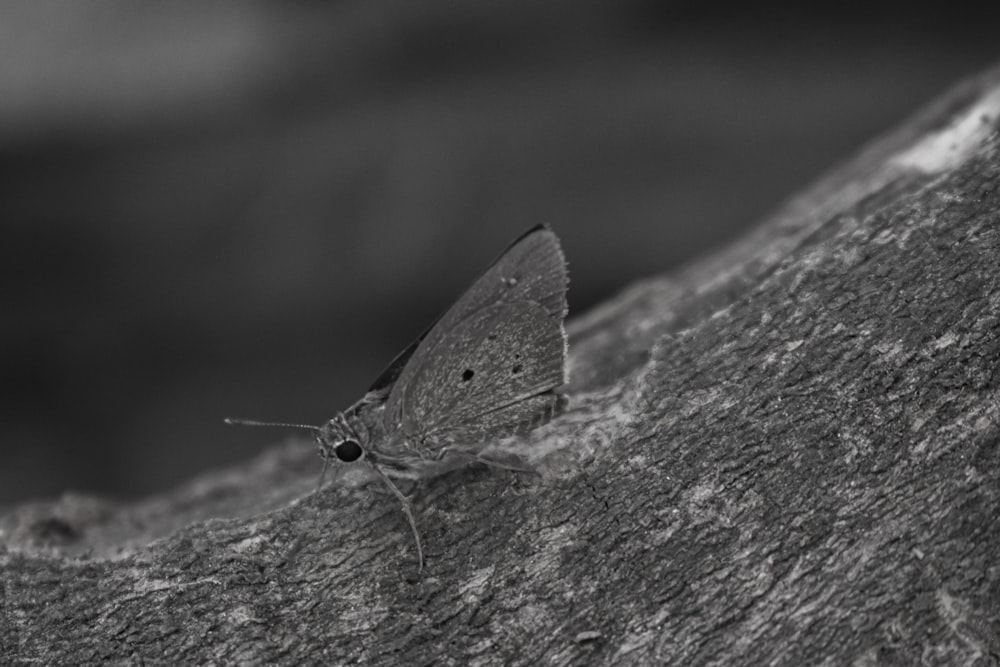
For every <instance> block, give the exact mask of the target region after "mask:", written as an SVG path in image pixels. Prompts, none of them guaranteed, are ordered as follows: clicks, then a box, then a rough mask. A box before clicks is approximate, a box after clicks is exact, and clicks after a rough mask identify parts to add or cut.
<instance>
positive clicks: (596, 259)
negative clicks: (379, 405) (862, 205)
mask: <svg viewBox="0 0 1000 667" xmlns="http://www.w3.org/2000/svg"><path fill="white" fill-rule="evenodd" d="M769 11H770V12H771V14H770V15H764V14H763V13H762V12H761V11H760V9H759V8H757V7H750V8H745V7H744V5H743V4H737V3H733V4H731V5H727V4H721V5H720V4H711V5H704V4H701V3H658V2H653V1H651V0H573V1H568V0H567V1H553V0H532V1H530V2H522V1H519V0H504V1H503V2H499V1H493V2H485V1H466V2H461V3H454V2H441V1H439V0H424V1H422V2H419V3H414V2H409V1H407V0H368V1H367V2H341V3H329V4H327V3H317V2H301V3H264V2H242V3H227V4H215V3H207V2H199V3H104V2H91V3H58V4H50V3H38V2H18V3H4V4H3V5H0V221H2V222H0V224H2V225H3V227H2V232H3V233H2V237H0V307H2V314H0V392H2V401H0V505H7V504H10V503H15V502H20V501H24V500H27V499H32V498H45V497H52V496H55V495H58V494H60V493H62V492H63V491H66V490H75V491H82V492H90V493H97V494H101V495H105V496H110V497H116V498H134V497H139V496H143V495H147V494H151V493H155V492H160V491H163V490H165V489H167V488H169V487H170V486H172V485H175V484H177V483H179V482H181V481H183V480H185V479H187V478H189V477H190V476H192V475H193V474H195V473H197V472H199V471H203V470H206V469H208V468H212V467H218V466H224V465H226V464H228V463H231V462H234V461H239V460H243V459H246V458H249V457H251V456H253V455H254V454H255V453H256V452H257V451H259V450H260V449H262V448H264V447H265V446H266V445H268V444H270V443H274V442H278V441H281V440H284V439H286V438H287V437H288V435H286V434H284V433H282V432H281V431H273V430H267V429H246V428H234V427H226V426H225V425H224V424H223V423H222V419H223V417H226V416H239V417H254V418H259V419H274V420H288V421H300V422H306V423H313V424H318V423H321V422H322V421H324V420H326V419H327V418H329V417H330V416H331V415H332V414H333V412H334V411H335V410H338V409H342V408H345V407H347V406H348V405H349V404H350V403H352V402H353V401H354V400H356V399H357V398H359V397H360V396H361V395H362V394H363V392H364V391H365V389H366V387H367V385H368V382H369V381H370V380H372V379H373V378H374V377H375V375H376V374H377V373H378V372H379V371H380V370H381V369H382V367H383V365H384V364H385V363H387V362H388V361H389V360H390V359H391V358H392V357H393V356H394V355H395V354H396V352H398V351H399V350H400V349H401V348H402V347H404V346H405V345H406V344H407V343H408V342H409V341H410V339H411V338H412V337H413V336H415V335H416V334H418V333H419V332H420V331H422V330H423V328H424V327H425V326H426V325H427V324H429V323H430V321H431V320H432V319H433V317H434V316H435V315H437V314H438V313H439V312H440V311H441V310H442V309H443V308H445V307H446V306H447V305H449V304H450V303H451V301H452V300H453V299H454V298H455V297H456V296H457V295H458V294H459V293H460V292H461V291H462V290H463V289H464V287H465V286H466V285H468V284H469V283H470V282H471V281H472V280H473V279H474V278H475V277H476V276H477V275H478V273H479V272H480V271H481V270H482V269H483V268H485V267H486V266H487V264H488V263H489V262H490V261H491V260H492V259H493V258H494V256H495V255H496V254H497V253H498V252H500V251H501V250H502V249H503V248H504V247H505V245H506V244H507V243H508V242H509V241H511V240H512V239H513V238H515V237H516V236H517V235H518V234H520V233H521V232H523V231H524V230H525V229H527V228H529V227H531V226H532V225H535V224H538V223H542V222H547V223H549V224H551V225H552V226H553V227H554V228H555V230H556V231H557V232H558V233H559V235H560V236H561V238H562V240H563V245H564V248H565V250H566V254H567V256H568V257H569V261H570V270H571V277H572V280H571V286H570V308H571V313H577V314H579V313H582V312H583V311H585V310H586V309H587V308H589V307H591V306H592V305H594V304H596V303H598V302H600V301H601V300H603V299H607V298H608V297H610V296H612V295H613V294H614V293H615V292H617V291H619V290H620V289H621V288H623V287H624V286H626V285H628V284H629V283H630V282H632V281H634V280H635V279H637V278H640V277H643V276H648V275H651V274H657V273H661V272H665V271H669V270H670V269H672V268H675V267H677V265H678V264H680V263H682V262H686V261H690V260H692V259H694V258H696V257H697V256H699V255H701V254H704V253H707V252H710V251H711V250H712V249H713V248H716V247H718V246H720V245H722V244H725V243H726V242H727V241H730V240H731V239H733V238H734V237H736V236H738V235H739V234H741V233H742V232H744V231H745V230H746V229H747V228H749V227H750V226H751V225H753V224H754V222H755V221H757V220H759V219H760V218H761V217H762V216H764V215H765V214H766V213H767V212H768V211H769V210H772V209H773V208H775V207H776V206H777V205H778V204H779V203H780V202H781V201H782V200H783V199H784V198H786V197H788V196H790V195H792V194H794V193H795V192H796V191H797V190H798V189H800V188H802V187H803V186H805V185H807V184H808V183H809V182H810V181H811V180H813V179H814V178H815V177H817V176H818V175H820V174H821V173H822V172H824V171H825V170H827V169H828V168H830V167H831V166H833V165H834V164H835V163H836V162H838V161H839V160H842V159H844V158H846V157H847V156H849V155H850V154H851V153H852V151H854V150H855V149H856V148H858V147H859V146H861V145H862V144H863V143H865V142H866V141H868V140H869V139H871V138H872V137H874V136H876V135H877V134H879V133H880V132H882V131H884V130H886V129H889V128H891V127H893V126H894V125H895V124H897V123H898V122H900V121H901V120H902V119H903V118H904V117H905V116H907V115H908V114H910V113H911V112H913V111H914V110H915V109H916V108H918V107H919V106H920V105H922V104H923V103H925V102H926V101H928V100H930V99H931V98H933V97H934V96H936V95H937V94H939V93H941V92H943V90H945V89H946V88H948V87H949V86H951V85H952V84H953V83H955V82H956V81H957V80H959V79H960V78H962V77H963V76H966V75H968V74H972V73H975V72H976V71H978V70H980V69H982V68H984V67H987V66H989V65H991V64H993V62H994V61H995V60H996V59H997V56H998V48H997V39H996V25H997V24H996V22H995V18H996V17H989V18H987V17H982V16H972V15H970V14H968V13H962V12H958V11H956V10H955V9H953V8H952V9H950V10H949V9H948V8H940V7H938V8H935V9H934V11H935V12H937V13H934V14H932V13H931V9H929V8H924V6H923V5H919V4H917V5H913V4H910V3H888V4H882V5H878V4H875V5H869V6H867V7H866V9H865V10H864V13H863V14H858V13H856V11H857V10H855V11H851V12H850V13H848V12H847V11H846V10H845V13H842V14H841V13H838V12H836V11H835V10H833V9H828V10H827V11H823V10H819V11H817V10H816V9H815V8H812V7H810V8H809V11H804V10H797V11H796V10H794V9H792V8H790V7H782V6H774V7H772V8H771V9H770V10H769ZM319 469H320V463H319V460H318V459H317V463H316V471H317V474H318V472H319Z"/></svg>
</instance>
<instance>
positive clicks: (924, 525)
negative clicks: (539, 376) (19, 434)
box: [0, 70, 1000, 665]
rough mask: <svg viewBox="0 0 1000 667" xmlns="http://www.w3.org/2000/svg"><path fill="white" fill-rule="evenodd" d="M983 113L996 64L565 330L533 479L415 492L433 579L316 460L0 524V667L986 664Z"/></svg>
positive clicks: (27, 510) (993, 324)
mask: <svg viewBox="0 0 1000 667" xmlns="http://www.w3.org/2000/svg"><path fill="white" fill-rule="evenodd" d="M998 127H1000V70H997V71H993V72H991V73H988V74H986V75H984V76H982V77H980V78H978V79H977V80H975V81H971V82H968V83H967V84H965V85H963V86H961V87H959V88H958V89H956V90H954V91H952V92H951V93H950V94H948V95H947V96H945V97H944V98H943V99H942V100H941V101H940V102H939V103H937V104H935V105H934V106H933V107H932V108H930V109H928V110H927V111H926V112H924V113H923V114H921V115H920V116H918V117H916V118H914V119H912V120H911V121H909V122H908V123H906V124H905V125H904V126H903V127H902V128H901V129H900V130H899V131H897V132H896V133H894V134H893V135H891V136H889V137H887V138H885V139H883V140H881V141H880V142H878V143H877V144H875V145H874V146H872V147H871V148H870V149H868V150H867V151H865V152H864V153H863V154H861V155H860V156H859V157H858V158H857V159H855V160H853V161H852V162H850V163H849V164H846V165H844V166H843V167H842V168H840V169H839V170H837V171H836V172H834V173H832V174H831V175H830V176H829V177H827V178H826V179H825V180H823V181H822V182H820V183H819V184H817V185H816V186H815V187H813V188H812V189H810V190H809V191H808V192H806V193H805V194H804V195H802V196H800V197H799V198H797V199H795V200H794V201H792V202H791V203H789V204H788V205H787V206H786V207H785V208H784V209H783V210H781V211H780V212H779V213H778V214H777V215H776V216H775V217H774V218H773V219H771V220H769V221H767V222H765V223H764V224H763V225H762V226H761V227H760V228H759V229H758V230H757V231H756V232H755V233H754V234H752V235H751V236H749V237H748V238H745V239H743V240H742V241H740V242H739V243H737V244H735V245H734V246H732V247H731V248H729V249H727V250H726V251H724V252H722V253H720V254H718V255H717V256H714V257H710V258H707V259H705V260H704V261H701V262H699V263H697V264H695V265H693V266H691V267H690V268H689V269H688V270H686V271H684V272H681V273H679V274H677V275H673V276H669V277H662V278H657V279H654V280H650V281H648V282H646V283H644V284H641V285H637V286H635V287H633V288H632V289H630V290H628V291H627V292H625V293H624V294H622V295H621V296H620V297H618V298H617V299H615V300H613V301H612V302H610V303H608V304H607V305H606V306H604V307H602V308H599V309H598V310H596V311H594V312H592V313H589V314H586V315H584V316H582V317H579V318H578V319H576V320H574V321H573V322H572V323H571V361H570V363H571V384H570V387H569V388H568V394H569V398H570V401H571V408H570V411H569V412H568V413H567V414H566V415H565V416H563V417H562V418H560V419H558V420H556V421H554V422H552V423H550V424H549V425H547V426H545V427H543V428H542V429H540V430H538V431H536V432H535V433H534V434H532V436H531V437H530V441H525V442H515V443H510V444H511V446H513V447H517V448H519V449H521V450H523V451H527V452H529V453H530V456H531V458H532V459H533V460H534V461H535V463H536V465H537V466H538V467H539V468H540V470H541V471H542V472H543V473H544V474H543V477H542V479H541V480H540V481H537V482H535V481H532V480H529V479H518V478H517V477H516V476H513V475H511V474H506V473H501V472H497V471H493V470H486V469H479V468H470V469H467V470H464V471H458V472H454V473H450V474H448V475H446V476H444V477H441V478H438V479H436V480H433V481H431V482H429V483H427V484H425V485H424V486H423V487H422V488H420V489H416V490H414V493H415V510H416V512H417V517H418V522H419V524H420V527H421V530H422V534H423V537H424V540H425V548H426V552H427V568H426V570H425V571H424V572H423V574H421V575H418V574H417V572H416V563H415V557H414V550H413V544H412V540H411V537H410V534H409V530H408V528H407V525H406V522H405V519H404V517H403V515H402V513H401V512H400V511H399V506H398V504H397V503H396V502H395V500H394V499H393V498H392V497H390V496H388V495H387V494H386V493H385V492H384V491H383V490H382V489H381V488H380V487H379V485H378V484H377V480H372V479H369V478H368V477H365V476H364V475H363V474H362V473H361V472H355V473H350V474H347V475H345V476H343V477H342V478H341V480H340V482H339V483H338V484H337V485H332V486H329V487H327V489H326V490H324V491H323V492H322V493H320V494H317V495H312V494H311V490H312V487H313V485H314V483H315V480H316V473H317V472H318V470H319V461H318V459H316V458H315V456H314V454H313V451H312V448H311V446H309V445H308V443H304V442H297V443H290V444H288V445H286V446H284V447H281V448H276V449H275V450H273V451H272V452H271V453H270V454H268V455H266V456H264V457H262V458H260V459H259V460H257V461H255V462H253V463H251V464H248V465H246V466H244V467H241V468H237V469H232V470H229V471H225V472H221V473H215V474H210V475H207V476H205V477H204V478H202V479H199V480H196V481H194V482H192V483H190V484H188V485H187V486H184V487H183V488H180V489H178V490H177V491H176V492H174V493H172V494H169V495H167V496H164V497H161V498H156V499H153V500H150V501H147V502H143V503H138V504H134V505H113V504H109V503H106V502H102V501H100V500H96V499H92V498H84V497H79V496H67V497H63V498H61V499H59V500H58V501H55V502H51V503H40V504H34V505H30V506H23V507H20V508H17V509H15V510H14V511H12V512H10V513H8V514H7V515H5V516H3V517H0V537H2V540H3V543H2V547H0V567H2V588H0V604H2V614H0V624H2V625H0V662H3V663H4V664H7V663H12V662H15V663H16V662H20V661H23V662H37V663H42V664H82V663H93V662H98V661H108V660H110V661H116V662H125V663H129V662H143V661H145V662H152V663H169V664H206V663H217V664H232V663H245V662H261V663H281V664H300V663H310V662H323V663H327V664H344V663H356V662H360V663H371V664H408V665H418V664H432V663H433V664H454V665H466V664H473V665H477V664H503V663H506V664H539V663H541V664H578V663H588V664H653V663H658V664H685V665H691V664H717V665H762V664H777V665H804V664H837V665H840V664H856V665H874V664H884V665H892V664H900V665H903V664H905V665H910V664H925V665H952V664H982V665H985V664H995V663H996V662H997V661H998V660H1000V558H998V556H997V555H998V554H1000V518H998V515H1000V372H998V362H1000V187H998V184H1000V180H998V176H1000V133H998ZM761 159H767V158H766V156H762V158H761ZM719 187H720V194H719V196H725V195H724V189H725V186H724V184H720V186H719ZM572 259H573V260H575V261H579V262H583V261H586V258H572ZM372 482H375V483H372Z"/></svg>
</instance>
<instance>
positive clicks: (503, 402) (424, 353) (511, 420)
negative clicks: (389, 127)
mask: <svg viewBox="0 0 1000 667" xmlns="http://www.w3.org/2000/svg"><path fill="white" fill-rule="evenodd" d="M567 281H568V275H567V269H566V260H565V258H564V256H563V253H562V249H561V248H560V245H559V239H558V238H557V237H556V235H555V233H554V232H553V231H552V230H551V229H549V228H548V227H547V226H545V225H539V226H537V227H534V228H533V229H531V230H529V231H527V232H526V233H524V234H523V235H522V236H520V237H519V238H517V239H516V240H515V241H514V242H512V243H511V244H510V245H509V246H508V247H507V249H506V250H504V252H503V253H501V254H500V256H499V257H497V259H496V260H494V262H493V263H492V264H491V265H490V266H489V268H487V269H486V271H485V272H484V273H483V274H482V275H481V276H479V278H477V279H476V280H475V282H473V283H472V285H471V286H469V288H468V289H466V291H465V293H463V294H462V296H460V297H459V298H458V300H457V301H456V302H455V303H454V304H453V305H452V306H451V307H450V308H449V309H448V310H447V311H445V313H444V314H443V315H442V316H441V317H440V318H439V319H438V320H437V321H435V322H434V323H433V324H432V325H431V326H430V327H428V328H427V330H425V331H424V333H422V334H421V335H420V336H419V337H417V339H416V340H415V341H413V343H411V344H410V345H409V346H408V347H407V348H406V349H404V350H403V351H402V352H401V353H400V354H399V355H397V356H396V358H395V359H393V360H392V362H390V363H389V365H388V366H387V367H386V368H385V370H383V371H382V373H381V374H380V375H379V376H378V377H377V378H376V379H375V381H374V382H373V383H372V384H371V386H370V387H369V389H368V391H367V393H365V395H364V397H362V398H361V400H359V401H358V402H357V403H355V404H354V405H352V406H351V407H349V408H348V409H347V410H344V411H343V412H339V413H337V414H335V415H334V416H333V418H331V419H330V420H329V421H328V422H326V423H325V424H323V425H322V426H307V425H302V424H270V423H265V422H256V421H250V420H236V419H228V420H226V421H227V422H228V423H234V424H248V425H281V426H294V427H299V428H307V429H310V430H312V431H314V433H315V437H316V442H317V446H318V449H319V454H320V456H321V457H322V458H323V461H324V466H323V472H324V473H325V472H326V468H327V466H328V465H329V464H330V463H335V464H354V463H362V464H366V465H368V466H369V467H370V468H371V469H372V470H373V471H375V473H376V474H377V475H378V476H379V477H380V478H381V479H382V480H383V481H384V482H385V484H386V485H387V486H388V488H389V489H390V490H391V491H392V493H393V494H394V495H395V496H396V497H397V498H398V499H399V501H400V502H401V503H402V508H403V512H404V513H405V515H406V518H407V521H408V522H409V525H410V528H411V530H412V531H413V538H414V541H415V543H416V548H417V559H418V563H419V568H420V570H423V567H424V556H423V546H422V545H421V540H420V532H419V530H418V529H417V522H416V520H415V518H414V516H413V511H412V509H411V507H410V501H409V499H408V498H407V497H406V496H405V495H404V494H403V493H402V491H400V490H399V488H398V487H397V486H396V484H395V483H394V482H393V481H392V480H393V479H426V478H429V477H433V476H434V475H436V474H440V473H441V472H443V471H446V470H450V469H454V468H455V467H456V465H463V464H467V463H474V462H481V463H486V464H488V465H492V466H495V467H499V468H507V469H512V470H530V468H525V467H522V466H518V465H511V464H508V463H505V462H504V461H501V460H498V459H495V458H491V457H490V456H488V455H487V454H484V452H483V450H484V449H485V448H486V447H487V446H488V445H490V444H491V443H493V442H494V441H496V440H498V439H500V438H503V437H506V436H510V435H514V434H523V433H526V432H527V431H530V430H531V429H533V428H534V427H536V426H539V425H541V424H543V423H545V422H547V421H548V420H549V419H551V418H552V417H554V416H555V415H557V414H558V413H559V412H560V411H561V410H562V409H563V408H564V406H565V397H564V396H563V395H562V394H560V393H558V392H557V391H556V390H557V389H558V388H559V387H560V386H561V385H563V384H565V382H566V354H567V339H566V331H565V328H564V326H563V321H564V320H565V318H566V312H567V305H566V286H567ZM320 484H322V476H321V482H320Z"/></svg>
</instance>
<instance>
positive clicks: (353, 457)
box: [333, 440, 365, 463]
mask: <svg viewBox="0 0 1000 667" xmlns="http://www.w3.org/2000/svg"><path fill="white" fill-rule="evenodd" d="M333 453H334V454H336V455H337V458H338V459H340V460H341V461H344V462H345V463H350V462H351V461H357V460H358V459H360V458H361V455H362V454H364V453H365V450H363V449H361V445H359V444H358V443H357V442H355V441H354V440H344V441H343V442H342V443H340V444H339V445H337V446H336V447H334V448H333Z"/></svg>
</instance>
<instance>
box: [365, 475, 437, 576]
mask: <svg viewBox="0 0 1000 667" xmlns="http://www.w3.org/2000/svg"><path fill="white" fill-rule="evenodd" d="M371 466H372V468H373V469H374V470H375V472H377V473H378V476H379V477H381V478H382V481H383V482H385V483H386V486H388V487H389V489H390V490H391V491H392V492H393V493H394V494H395V495H396V497H397V498H399V502H401V503H402V504H403V514H405V515H406V520H407V521H409V522H410V528H411V529H412V530H413V540H414V541H415V542H416V543H417V561H418V562H419V564H420V567H419V570H418V571H420V572H423V571H424V549H423V547H422V546H421V545H420V532H419V531H418V530H417V522H416V520H415V519H414V518H413V511H412V510H411V509H410V500H409V498H407V497H406V496H404V495H403V492H402V491H400V490H399V489H398V488H396V485H395V484H393V483H392V480H391V479H389V476H388V475H386V474H385V471H383V470H382V468H380V467H379V466H378V464H376V463H372V464H371Z"/></svg>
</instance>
